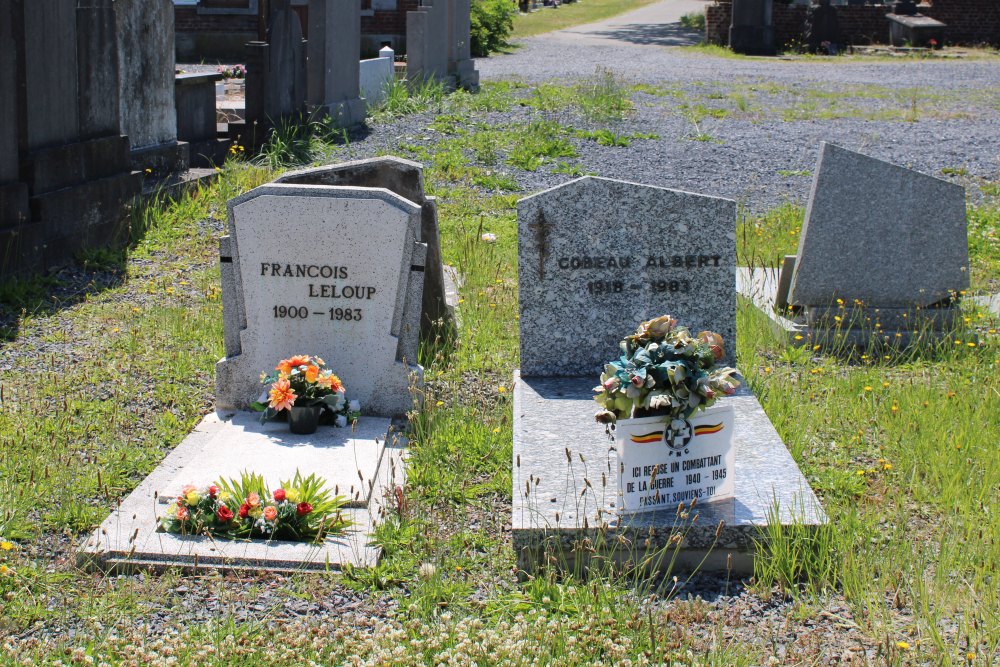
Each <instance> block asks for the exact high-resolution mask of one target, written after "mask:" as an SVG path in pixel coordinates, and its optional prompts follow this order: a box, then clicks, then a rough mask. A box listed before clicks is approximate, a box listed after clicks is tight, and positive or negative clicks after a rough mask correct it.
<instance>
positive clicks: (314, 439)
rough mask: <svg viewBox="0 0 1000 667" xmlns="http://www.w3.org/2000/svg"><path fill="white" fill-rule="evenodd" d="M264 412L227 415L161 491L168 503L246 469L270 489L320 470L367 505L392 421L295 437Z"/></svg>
mask: <svg viewBox="0 0 1000 667" xmlns="http://www.w3.org/2000/svg"><path fill="white" fill-rule="evenodd" d="M259 416H260V414H259V413H256V412H235V413H224V415H223V416H222V421H221V423H222V425H223V426H222V428H219V429H218V430H217V431H216V432H215V433H214V435H213V436H212V438H211V440H210V441H209V442H208V443H206V445H205V448H204V450H203V451H202V453H201V454H200V455H199V456H198V459H197V461H193V462H192V463H191V464H190V465H188V466H185V467H183V468H181V469H180V470H178V471H177V474H176V476H175V477H174V478H173V479H172V480H171V481H170V483H169V484H167V486H165V487H164V488H162V489H160V492H161V493H160V497H161V499H163V501H164V502H167V501H169V500H170V499H171V498H175V497H177V496H178V495H179V494H180V490H181V488H182V487H183V486H184V485H186V484H194V485H195V486H197V487H203V486H208V485H209V484H211V483H212V482H214V481H216V480H218V479H220V478H225V479H235V478H239V475H240V473H241V472H242V471H244V470H251V471H254V472H258V473H260V474H262V475H263V476H264V481H265V482H266V483H267V485H268V488H270V489H272V490H273V489H276V488H279V486H280V481H281V480H289V479H292V477H294V476H295V472H296V471H297V470H298V471H301V472H302V474H303V475H308V474H309V473H310V472H315V473H316V474H318V475H321V476H322V477H323V478H324V479H325V480H326V481H327V485H328V486H329V487H330V488H331V489H334V490H335V492H336V493H337V494H339V495H343V496H346V497H347V498H349V499H350V502H351V505H352V506H354V507H365V506H367V505H368V500H369V497H370V493H371V490H372V488H373V486H374V479H375V473H376V472H377V471H378V464H379V461H380V460H381V457H382V451H383V449H384V447H385V441H386V439H387V435H386V434H387V433H389V429H390V425H391V422H390V420H389V419H386V418H382V417H366V418H364V419H361V420H358V423H357V425H356V426H355V428H350V427H344V428H336V427H332V426H321V427H320V428H319V430H317V431H316V433H313V434H310V435H296V434H294V433H291V432H289V430H288V424H287V423H286V422H280V421H270V422H267V423H264V424H261V423H260V420H259Z"/></svg>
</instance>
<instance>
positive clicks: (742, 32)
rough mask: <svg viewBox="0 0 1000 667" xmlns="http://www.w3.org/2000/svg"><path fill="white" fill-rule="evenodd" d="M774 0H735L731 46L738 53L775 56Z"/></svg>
mask: <svg viewBox="0 0 1000 667" xmlns="http://www.w3.org/2000/svg"><path fill="white" fill-rule="evenodd" d="M773 5H774V0H733V8H732V23H731V24H730V26H729V48H731V49H732V50H733V51H735V52H736V53H743V54H746V55H757V56H773V55H774V54H775V47H774V17H773V11H774V6H773Z"/></svg>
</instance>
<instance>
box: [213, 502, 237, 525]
mask: <svg viewBox="0 0 1000 667" xmlns="http://www.w3.org/2000/svg"><path fill="white" fill-rule="evenodd" d="M215 516H216V517H218V519H219V521H221V522H222V523H226V522H227V521H232V519H233V511H232V510H231V509H229V508H228V507H226V506H225V505H223V506H222V507H220V508H219V510H218V511H217V512H216V513H215Z"/></svg>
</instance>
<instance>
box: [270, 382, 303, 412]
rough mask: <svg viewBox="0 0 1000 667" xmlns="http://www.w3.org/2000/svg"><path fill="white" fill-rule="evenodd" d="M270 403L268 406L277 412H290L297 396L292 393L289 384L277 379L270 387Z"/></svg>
mask: <svg viewBox="0 0 1000 667" xmlns="http://www.w3.org/2000/svg"><path fill="white" fill-rule="evenodd" d="M269 395H270V399H271V402H270V403H269V404H268V405H270V406H271V407H272V408H274V409H275V410H277V411H278V412H281V411H282V410H291V409H292V406H293V405H295V399H296V398H298V396H296V395H295V392H294V391H292V385H291V383H290V382H289V381H288V380H286V379H285V378H279V379H278V381H277V382H275V383H274V384H272V385H271V392H270V394H269Z"/></svg>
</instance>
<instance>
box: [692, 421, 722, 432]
mask: <svg viewBox="0 0 1000 667" xmlns="http://www.w3.org/2000/svg"><path fill="white" fill-rule="evenodd" d="M722 428H723V423H722V422H719V423H718V424H702V425H701V426H695V427H694V434H695V435H711V434H713V433H718V432H719V431H721V430H722Z"/></svg>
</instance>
